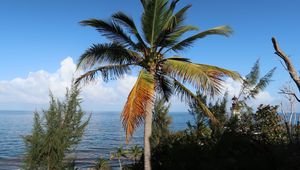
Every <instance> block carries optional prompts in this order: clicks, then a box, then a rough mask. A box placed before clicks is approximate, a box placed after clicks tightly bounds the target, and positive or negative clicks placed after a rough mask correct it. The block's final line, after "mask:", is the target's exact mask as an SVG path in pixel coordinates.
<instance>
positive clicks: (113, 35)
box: [80, 19, 137, 49]
mask: <svg viewBox="0 0 300 170" xmlns="http://www.w3.org/2000/svg"><path fill="white" fill-rule="evenodd" d="M80 24H82V25H84V26H92V27H94V28H96V30H98V31H99V32H100V33H101V35H102V36H105V37H106V38H108V39H109V40H111V41H113V42H116V43H117V44H120V45H122V46H123V47H131V48H134V49H136V48H137V46H136V44H135V42H134V41H132V39H131V38H130V36H129V35H127V34H126V32H125V31H124V30H123V28H122V27H121V26H120V25H119V24H118V23H116V22H114V21H113V20H111V21H104V20H101V19H88V20H83V21H81V22H80Z"/></svg>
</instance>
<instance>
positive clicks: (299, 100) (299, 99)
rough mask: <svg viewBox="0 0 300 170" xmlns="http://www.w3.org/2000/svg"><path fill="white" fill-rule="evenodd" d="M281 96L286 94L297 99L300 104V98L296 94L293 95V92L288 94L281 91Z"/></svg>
mask: <svg viewBox="0 0 300 170" xmlns="http://www.w3.org/2000/svg"><path fill="white" fill-rule="evenodd" d="M279 94H286V95H291V96H294V97H295V99H296V100H297V101H298V102H300V98H299V97H298V96H297V95H296V94H295V93H293V92H287V91H285V90H282V89H281V90H280V92H279Z"/></svg>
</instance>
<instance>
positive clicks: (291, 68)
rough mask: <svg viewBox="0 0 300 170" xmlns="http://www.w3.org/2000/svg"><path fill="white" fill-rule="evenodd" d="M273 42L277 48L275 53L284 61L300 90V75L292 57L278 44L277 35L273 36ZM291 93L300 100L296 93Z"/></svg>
mask: <svg viewBox="0 0 300 170" xmlns="http://www.w3.org/2000/svg"><path fill="white" fill-rule="evenodd" d="M272 43H273V47H274V49H275V54H276V55H278V56H279V57H280V58H281V59H282V60H283V61H284V63H285V65H286V68H287V70H288V72H289V74H290V76H291V78H292V79H293V81H294V82H295V84H296V86H297V88H298V91H299V92H300V77H299V76H298V73H297V71H296V69H295V67H294V65H293V63H292V61H291V59H290V58H289V57H288V56H287V55H286V54H285V53H284V52H283V51H282V50H281V49H280V48H279V45H278V43H277V41H276V39H275V37H272ZM290 95H294V96H295V98H296V99H297V101H298V102H300V100H299V98H298V97H297V96H296V94H290Z"/></svg>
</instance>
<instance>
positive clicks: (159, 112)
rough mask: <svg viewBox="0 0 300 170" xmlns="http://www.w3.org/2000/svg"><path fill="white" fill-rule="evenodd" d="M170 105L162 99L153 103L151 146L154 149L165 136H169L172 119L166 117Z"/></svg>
mask: <svg viewBox="0 0 300 170" xmlns="http://www.w3.org/2000/svg"><path fill="white" fill-rule="evenodd" d="M169 108H170V104H166V101H165V100H164V99H163V98H157V99H156V100H155V103H154V109H153V121H152V136H151V139H150V141H151V146H152V148H153V147H155V146H156V145H158V144H159V143H160V141H161V140H163V138H164V137H165V136H168V135H169V134H170V131H169V126H170V124H171V122H172V118H171V117H170V116H169V115H168V113H169Z"/></svg>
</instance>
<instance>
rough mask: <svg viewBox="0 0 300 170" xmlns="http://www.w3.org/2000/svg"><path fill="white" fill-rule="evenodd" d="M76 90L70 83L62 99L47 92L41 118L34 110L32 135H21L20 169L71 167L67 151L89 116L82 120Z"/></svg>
mask: <svg viewBox="0 0 300 170" xmlns="http://www.w3.org/2000/svg"><path fill="white" fill-rule="evenodd" d="M79 92H80V90H79V89H78V87H77V86H72V87H71V89H70V91H69V90H67V93H66V99H65V100H64V101H63V102H60V101H59V100H56V99H55V98H54V97H53V95H52V94H50V106H49V108H48V110H46V111H43V114H41V115H42V118H40V114H39V113H37V112H35V114H34V124H33V129H32V134H31V135H27V136H25V137H24V138H23V139H24V143H25V146H26V154H25V158H24V169H30V170H34V169H51V170H61V169H66V168H68V167H69V168H71V167H72V166H74V158H73V157H72V155H71V153H72V152H73V151H74V149H75V147H76V145H77V144H78V143H79V142H80V140H81V137H82V135H83V133H84V129H85V127H86V126H87V124H88V122H89V119H90V117H88V118H87V119H86V120H84V121H83V117H84V115H85V113H84V112H83V111H82V110H81V107H80V99H79V97H78V95H79Z"/></svg>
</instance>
